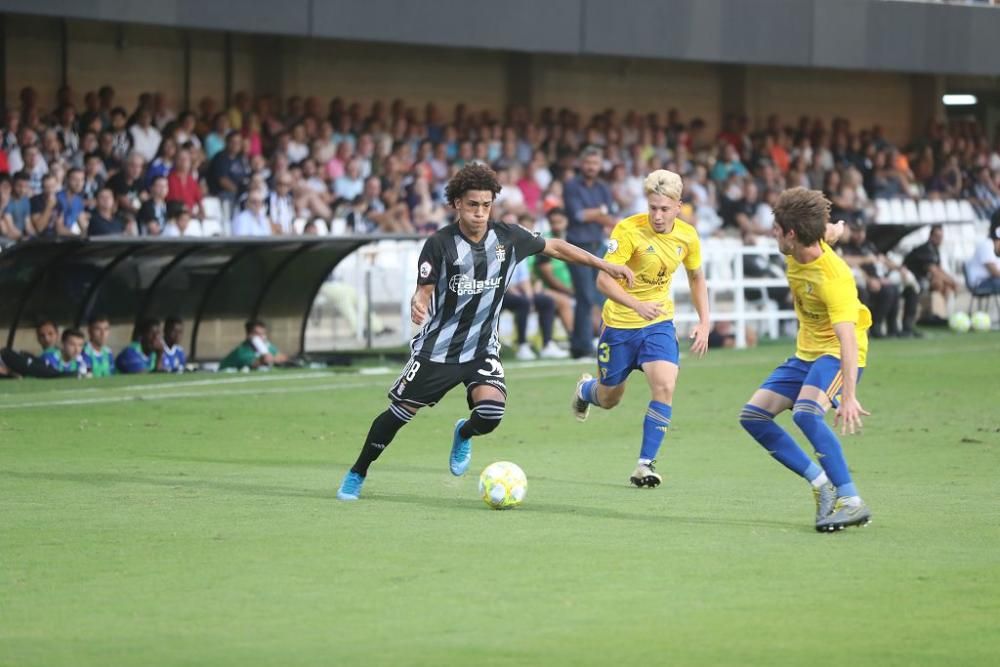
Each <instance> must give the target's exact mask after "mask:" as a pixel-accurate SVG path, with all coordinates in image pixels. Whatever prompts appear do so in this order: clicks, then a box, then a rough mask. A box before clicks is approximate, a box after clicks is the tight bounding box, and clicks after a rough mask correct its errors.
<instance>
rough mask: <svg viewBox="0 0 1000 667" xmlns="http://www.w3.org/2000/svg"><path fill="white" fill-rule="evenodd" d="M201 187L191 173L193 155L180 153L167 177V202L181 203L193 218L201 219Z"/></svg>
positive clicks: (184, 152)
mask: <svg viewBox="0 0 1000 667" xmlns="http://www.w3.org/2000/svg"><path fill="white" fill-rule="evenodd" d="M201 196H202V195H201V185H200V184H199V183H198V178H197V177H196V176H195V175H194V174H192V173H191V153H189V152H188V151H186V150H185V151H180V152H179V153H178V154H177V162H176V163H175V164H174V170H173V171H172V172H170V176H168V177H167V201H179V202H182V203H183V204H184V208H185V209H187V210H188V212H190V213H191V215H192V216H195V217H201Z"/></svg>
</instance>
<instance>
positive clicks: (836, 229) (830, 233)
mask: <svg viewBox="0 0 1000 667" xmlns="http://www.w3.org/2000/svg"><path fill="white" fill-rule="evenodd" d="M843 235H844V221H843V220H838V221H837V222H836V223H833V222H828V223H826V233H824V234H823V240H824V241H826V244H827V245H834V244H835V243H836V242H837V241H839V240H840V237H841V236H843Z"/></svg>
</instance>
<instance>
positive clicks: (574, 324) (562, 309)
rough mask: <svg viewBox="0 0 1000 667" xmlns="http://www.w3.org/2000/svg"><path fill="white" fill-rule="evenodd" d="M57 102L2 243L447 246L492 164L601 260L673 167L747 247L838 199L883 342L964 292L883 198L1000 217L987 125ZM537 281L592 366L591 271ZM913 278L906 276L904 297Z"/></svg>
mask: <svg viewBox="0 0 1000 667" xmlns="http://www.w3.org/2000/svg"><path fill="white" fill-rule="evenodd" d="M57 99H58V103H57V105H56V106H55V108H54V109H51V110H49V109H42V108H41V107H40V105H39V103H38V95H37V93H36V91H35V90H34V89H32V88H25V89H23V90H22V91H21V94H20V106H19V107H18V108H17V109H13V110H10V111H8V112H7V113H6V116H5V120H4V125H3V129H2V132H0V211H2V212H3V213H2V218H0V236H2V237H4V238H6V239H8V240H9V241H15V242H16V241H19V240H22V239H30V238H33V237H48V238H52V237H58V236H65V235H86V236H92V237H93V236H100V235H109V234H118V235H140V236H164V237H180V236H185V237H187V236H200V235H202V234H205V233H206V232H207V233H219V234H231V235H233V236H273V235H288V234H303V233H305V234H310V233H314V234H323V233H326V232H327V231H328V230H330V231H332V232H334V233H347V234H351V233H364V234H378V233H412V232H416V233H421V234H429V233H431V232H433V231H435V230H436V229H438V228H439V227H441V226H442V225H444V224H446V223H447V222H449V221H450V216H449V212H448V209H447V207H446V206H445V202H444V196H443V191H444V186H445V184H446V183H447V181H448V179H449V177H450V176H451V175H452V174H454V173H455V171H456V170H457V169H459V168H460V167H461V166H462V165H464V164H466V163H469V162H473V161H478V162H483V163H487V164H489V165H491V166H492V167H493V168H494V169H495V170H496V171H497V173H498V176H499V179H500V182H501V183H502V185H503V186H504V188H503V191H502V192H501V193H500V195H499V196H498V198H497V201H496V210H495V215H496V216H497V217H504V216H507V217H508V218H509V219H511V220H514V221H521V222H522V224H525V225H526V226H527V225H530V224H532V223H533V222H535V223H537V225H538V228H539V229H540V231H543V232H546V233H549V234H556V235H563V236H565V237H566V238H567V240H569V241H570V242H572V243H575V244H576V245H579V246H581V247H585V248H587V249H589V250H591V251H592V252H595V253H596V252H599V251H600V244H601V243H602V242H603V240H604V239H605V238H606V235H607V233H608V231H609V230H610V228H611V226H613V224H614V222H615V221H617V220H618V219H621V218H623V217H625V216H628V215H631V214H634V213H637V212H640V211H642V210H644V205H645V204H644V199H643V193H642V179H643V177H644V175H645V174H647V173H649V172H651V171H653V170H655V169H659V168H666V169H669V170H672V171H676V172H677V173H679V174H681V175H682V176H683V177H684V183H685V191H684V195H683V199H684V204H685V206H684V209H683V213H682V217H683V218H685V219H686V220H687V221H689V222H691V223H693V224H695V225H696V226H697V228H698V230H699V232H700V234H701V235H702V236H703V237H710V236H731V237H734V238H739V239H742V241H743V242H744V243H747V244H753V243H756V242H757V241H758V240H759V239H760V238H761V237H766V236H769V235H770V234H771V215H770V211H771V205H772V204H773V202H774V200H775V198H776V197H777V195H778V193H779V192H780V191H781V190H783V189H785V188H787V187H794V186H800V185H801V186H805V187H808V188H814V189H821V190H823V191H824V193H826V195H827V196H828V197H829V198H830V200H831V201H832V202H833V204H834V209H835V210H834V215H835V216H836V217H837V218H840V219H844V220H846V221H847V222H848V223H849V224H850V225H851V226H852V228H855V230H856V232H855V234H853V235H852V236H851V239H850V241H849V242H848V243H847V244H846V246H845V248H844V251H845V253H847V254H850V255H853V256H855V257H857V258H858V259H855V260H852V263H853V265H854V266H855V267H856V268H857V269H858V283H859V288H861V290H862V294H863V295H864V297H865V299H866V301H868V302H869V303H870V304H872V305H873V310H875V311H876V326H875V335H880V334H882V333H885V334H889V335H892V334H896V333H900V334H903V333H906V332H913V328H912V320H913V317H914V316H915V310H914V309H915V305H914V304H915V301H914V299H915V296H914V295H915V293H916V292H917V291H919V290H920V289H921V285H920V282H921V281H923V283H924V288H931V289H936V290H938V291H941V292H943V293H946V292H951V293H953V292H954V291H955V289H956V281H955V280H954V279H953V278H952V277H950V276H947V275H944V274H941V273H937V274H935V275H934V276H930V275H929V273H930V272H931V269H929V268H926V266H924V265H925V264H927V262H924V263H922V264H921V267H923V269H924V270H923V271H922V273H923V275H921V276H917V275H914V274H913V272H912V271H910V270H909V269H907V265H911V264H912V265H914V266H915V265H916V263H915V262H914V263H909V262H908V263H906V265H904V264H903V263H900V264H899V265H898V266H897V265H896V264H894V263H890V262H891V260H887V259H886V258H885V257H884V255H880V254H879V253H878V252H877V251H875V250H874V249H873V248H872V247H871V245H870V244H865V238H864V227H865V225H867V224H870V223H871V222H873V221H874V219H875V216H876V207H875V205H874V200H875V199H878V198H911V199H923V198H929V199H935V198H940V199H952V198H963V199H966V200H968V201H969V202H971V203H972V204H973V206H974V207H975V208H976V210H977V211H978V213H979V215H980V216H981V217H983V218H990V217H992V216H996V215H1000V213H998V211H1000V131H998V132H995V133H994V134H995V137H994V140H993V141H992V142H991V140H990V138H989V136H988V133H987V131H986V129H985V128H983V127H982V126H981V125H980V124H979V123H977V122H974V121H964V120H963V121H955V122H951V123H948V124H944V123H935V124H932V125H931V126H930V127H927V128H926V129H925V131H924V132H922V133H921V135H920V136H918V137H915V138H914V139H913V140H912V141H910V142H908V143H907V144H905V145H896V144H894V143H892V142H890V141H889V140H888V139H887V138H886V136H885V133H884V132H883V129H882V128H881V127H880V126H877V125H876V126H874V127H870V128H858V127H854V126H853V125H852V123H851V121H850V120H848V119H846V118H835V119H833V120H832V122H830V123H827V122H825V121H824V120H822V119H819V118H808V117H803V118H800V119H797V120H796V121H794V122H786V121H785V120H784V119H781V118H779V117H778V116H774V115H772V116H770V117H768V118H767V119H766V120H765V122H764V123H763V125H762V126H760V127H751V125H750V122H749V120H748V118H746V117H745V116H744V117H741V116H737V115H728V116H726V117H725V118H724V119H723V122H722V125H721V129H720V130H719V131H718V132H711V131H710V130H709V127H708V125H707V123H706V122H705V121H704V120H702V119H700V118H691V119H686V118H684V117H683V116H682V115H681V113H680V112H679V111H678V110H676V109H670V110H667V111H666V112H665V113H662V114H660V113H647V114H644V113H638V112H635V111H620V110H615V109H608V110H606V111H604V112H602V113H597V114H594V115H592V116H589V117H585V116H583V115H581V114H580V113H577V112H575V111H572V110H569V109H558V110H557V109H553V108H545V109H542V110H540V111H539V112H538V113H537V114H535V115H532V114H530V113H528V112H527V111H526V110H525V109H523V108H518V107H514V108H510V109H508V110H506V111H505V113H504V114H503V116H502V117H500V116H497V115H496V114H494V113H493V112H490V111H473V110H470V109H469V108H468V107H466V106H465V105H464V104H459V105H457V106H456V107H455V108H454V109H453V110H451V111H450V112H449V113H446V112H445V111H444V110H443V109H441V108H439V107H438V106H436V105H435V104H433V103H429V104H427V105H425V106H424V107H423V108H415V107H409V106H407V105H406V104H404V103H403V102H402V101H401V100H395V101H392V102H391V103H388V104H387V103H385V102H384V101H376V102H374V103H372V104H371V105H367V106H365V105H362V104H361V103H358V102H350V101H346V100H343V99H341V98H334V99H332V100H331V101H329V103H328V104H326V105H324V104H323V103H322V102H321V101H320V100H319V99H318V98H316V97H301V96H297V95H296V96H291V97H289V98H287V99H285V100H280V99H276V98H275V97H273V96H270V95H260V96H258V97H256V98H253V97H251V96H250V95H249V94H247V93H245V92H238V93H236V94H235V95H234V97H233V102H232V104H231V105H229V106H228V107H226V108H222V107H220V105H219V104H218V103H217V102H216V101H215V100H214V99H211V98H205V99H203V100H201V101H200V103H199V104H198V107H197V109H196V110H185V111H181V112H179V113H178V112H176V111H175V110H174V109H172V108H171V106H170V104H169V102H168V100H167V99H166V98H165V96H164V95H162V94H159V93H144V94H142V95H140V96H139V99H138V101H137V103H136V104H135V106H131V107H129V108H125V107H123V106H121V104H120V103H119V100H118V99H117V97H116V94H115V91H114V89H113V88H112V87H111V86H104V87H102V88H101V89H100V90H98V91H90V92H87V93H86V94H85V95H84V96H83V100H82V105H80V106H77V104H76V95H75V94H74V92H73V91H72V90H71V89H69V88H63V89H61V90H60V91H59V92H58V95H57ZM594 211H598V213H594ZM211 220H217V221H218V223H217V227H215V228H212V227H210V226H209V224H208V223H209V221H211ZM984 241H985V239H984ZM925 250H926V248H925ZM533 271H534V273H535V276H536V278H537V281H536V283H535V284H536V285H537V286H538V291H539V292H540V293H541V296H540V297H539V296H536V295H535V294H534V293H533V292H532V291H531V290H530V288H528V291H521V292H517V290H515V292H516V297H519V298H513V299H511V302H512V304H514V303H516V305H517V307H518V308H519V309H521V310H520V311H519V312H518V313H517V319H518V322H519V329H520V322H521V320H522V317H521V312H522V311H523V309H524V307H525V304H529V305H532V306H534V307H535V308H537V309H539V312H540V313H541V312H542V311H543V310H544V311H545V312H546V313H549V314H547V315H546V317H547V318H549V319H551V317H553V316H558V317H559V318H560V319H561V320H562V321H563V322H564V325H565V326H566V328H567V330H568V331H570V330H572V329H574V328H575V329H576V330H577V336H575V337H574V340H573V343H572V345H571V348H572V349H571V352H572V353H573V354H574V355H576V356H582V355H586V354H591V353H592V348H591V344H590V341H591V336H590V332H589V328H590V327H589V326H587V322H590V321H592V319H593V316H592V312H591V305H592V304H594V303H595V302H596V301H597V300H599V298H600V297H599V295H597V294H596V293H595V290H593V289H592V288H589V289H588V288H587V287H586V286H583V287H581V285H583V284H584V283H587V282H588V281H587V280H586V276H584V275H580V276H574V275H573V274H572V270H571V269H569V268H568V267H565V266H555V267H552V266H548V267H546V266H545V264H544V263H539V265H538V266H536V267H534V268H533ZM893 272H895V273H896V274H904V275H903V277H902V278H901V279H898V280H895V281H893V282H892V284H891V285H889V283H887V282H886V281H887V280H889V278H888V277H887V276H889V275H890V274H892V273H893ZM990 277H992V274H991V276H990ZM526 284H529V285H530V281H526ZM883 285H889V289H886V290H883V289H882V286H883ZM900 295H902V297H903V303H904V306H903V310H904V314H903V316H902V318H901V321H900V318H899V317H898V316H897V314H896V311H897V310H898V305H899V300H900ZM539 298H541V302H540V301H539ZM546 299H548V300H551V302H552V303H549V302H548V301H547V300H546ZM574 303H575V305H574ZM512 307H513V306H512ZM883 322H885V325H884V327H885V328H883V324H882V323H883ZM900 324H901V328H900V326H897V325H900ZM582 329H588V331H587V332H586V333H582V332H581V330H582ZM519 337H520V331H519ZM550 352H552V354H556V353H555V351H554V348H551V347H550Z"/></svg>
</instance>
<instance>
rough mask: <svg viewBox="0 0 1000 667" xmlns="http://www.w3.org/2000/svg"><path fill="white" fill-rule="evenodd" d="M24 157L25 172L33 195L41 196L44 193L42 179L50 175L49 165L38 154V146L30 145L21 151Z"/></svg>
mask: <svg viewBox="0 0 1000 667" xmlns="http://www.w3.org/2000/svg"><path fill="white" fill-rule="evenodd" d="M21 154H22V155H23V156H24V167H23V171H24V172H25V173H27V174H28V177H29V184H30V185H31V194H32V195H40V194H41V193H42V179H44V178H45V176H46V175H47V174H48V173H49V165H48V164H47V163H46V162H45V160H43V159H42V156H41V154H40V153H39V152H38V146H35V145H28V146H25V147H24V148H23V149H21Z"/></svg>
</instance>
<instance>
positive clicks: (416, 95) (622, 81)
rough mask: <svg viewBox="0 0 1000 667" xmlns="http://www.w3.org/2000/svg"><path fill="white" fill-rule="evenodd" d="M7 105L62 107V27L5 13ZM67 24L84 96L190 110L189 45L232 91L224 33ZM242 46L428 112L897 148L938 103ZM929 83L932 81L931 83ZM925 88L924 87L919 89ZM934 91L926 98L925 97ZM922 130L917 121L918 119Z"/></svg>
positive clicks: (320, 79)
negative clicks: (34, 101) (464, 111)
mask: <svg viewBox="0 0 1000 667" xmlns="http://www.w3.org/2000/svg"><path fill="white" fill-rule="evenodd" d="M5 26H6V27H5V29H6V34H5V40H4V48H5V49H6V51H5V55H6V63H7V68H6V83H7V85H6V96H7V103H8V105H14V104H16V101H17V95H18V92H19V90H20V89H21V88H22V87H23V86H27V85H32V86H34V87H35V88H36V90H38V92H39V94H40V98H41V104H42V107H43V108H49V107H51V105H52V104H53V103H54V100H55V93H56V90H57V88H58V87H59V85H60V83H61V76H62V71H61V53H60V48H61V47H60V36H61V24H60V21H59V20H58V19H52V18H44V17H30V16H20V15H8V16H7V17H6V20H5ZM66 28H67V37H68V42H67V51H68V52H67V65H68V66H67V76H68V81H69V83H70V85H71V86H72V88H73V89H74V91H75V92H76V99H77V101H78V102H82V96H83V93H85V92H86V91H88V90H95V89H97V88H98V87H99V86H100V85H102V84H104V83H111V84H113V85H114V87H115V89H116V91H117V93H118V96H117V100H118V102H119V103H120V104H122V105H123V106H126V107H129V108H131V107H133V106H134V104H135V101H136V99H137V97H138V95H139V93H141V92H145V91H161V92H164V93H165V94H166V95H167V97H168V99H169V100H170V102H171V103H172V105H173V106H174V107H176V108H179V107H181V106H182V102H183V99H184V96H185V92H186V91H185V89H184V48H185V43H186V41H187V40H190V44H191V72H190V90H189V91H188V92H189V94H190V98H191V102H192V104H195V103H197V101H198V100H199V99H200V98H201V97H204V96H209V97H214V98H215V99H216V100H219V101H221V100H222V99H223V98H224V95H225V74H224V72H225V50H224V45H225V34H224V33H222V32H217V31H207V30H186V29H179V28H168V27H156V26H146V25H134V24H129V25H122V24H113V23H107V22H96V21H77V20H72V21H68V22H67V23H66ZM231 40H232V49H233V54H232V90H233V91H237V90H247V91H249V92H251V93H264V92H268V93H275V94H279V95H282V96H288V95H292V94H298V95H317V96H319V97H320V98H321V99H322V100H324V102H325V101H326V100H328V99H330V98H331V97H333V96H337V95H339V96H341V97H343V98H344V99H347V100H358V101H360V102H363V103H369V102H371V101H373V100H376V99H383V100H387V101H388V100H391V99H393V98H396V97H399V98H402V99H403V100H404V101H406V102H407V103H408V104H411V105H416V106H420V105H423V104H425V103H426V102H428V101H434V102H436V103H437V104H438V105H439V106H440V107H442V108H444V109H448V108H450V107H452V106H453V105H454V104H455V103H457V102H465V103H467V104H468V105H469V106H470V108H472V109H491V110H494V111H496V112H499V111H501V110H502V109H503V108H504V106H506V105H507V104H508V103H509V102H510V101H515V100H517V101H519V98H511V96H510V90H511V86H510V80H511V79H515V80H522V81H523V82H524V84H525V85H523V86H519V87H517V94H519V95H520V96H522V97H526V98H527V99H528V100H530V102H531V104H532V106H533V107H534V108H536V109H538V108H541V107H544V106H554V107H562V106H565V107H569V108H573V109H576V110H578V111H581V112H583V113H586V114H589V113H593V112H596V111H600V110H603V109H605V108H607V107H609V106H614V107H617V108H618V109H620V110H621V111H622V112H624V111H627V110H629V109H634V110H636V111H641V112H646V111H658V112H660V113H663V112H665V111H666V110H667V109H669V108H677V109H678V110H680V112H681V114H682V117H683V118H684V119H688V120H689V119H691V118H693V117H695V116H700V117H702V118H704V119H705V120H706V121H707V123H708V124H709V126H710V129H714V128H716V127H717V126H718V123H719V119H720V117H721V115H722V112H723V110H729V109H736V110H739V111H746V113H748V114H749V115H750V117H751V118H752V119H753V120H754V121H757V122H760V121H763V119H764V118H766V117H767V115H768V114H771V113H777V114H779V115H780V116H782V118H784V119H785V120H786V121H791V120H793V119H795V118H797V117H798V116H799V115H803V114H805V115H810V116H817V115H818V116H823V117H825V118H828V119H829V118H832V117H833V116H845V117H848V118H850V119H851V120H852V121H853V122H854V123H855V125H856V126H864V125H871V124H873V123H876V122H877V123H880V124H882V125H883V126H884V127H885V129H886V132H887V135H888V136H889V138H891V139H895V140H899V141H904V140H906V139H907V138H908V137H909V136H910V133H911V130H912V129H913V127H914V124H915V122H916V121H915V120H914V117H915V116H914V113H913V111H912V110H913V109H914V108H917V107H921V108H923V107H927V106H931V107H932V106H934V105H937V104H938V100H936V99H932V98H933V97H934V95H933V92H934V91H936V90H939V89H941V88H942V86H943V85H944V84H941V85H938V86H927V85H925V84H926V80H927V79H928V78H929V77H928V76H921V75H910V74H903V73H890V72H881V73H879V72H855V71H847V70H833V69H816V68H792V67H775V66H744V65H720V64H713V63H695V62H686V61H678V60H657V59H650V58H634V57H611V56H603V57H601V56H591V55H587V56H580V55H564V54H554V53H538V54H532V55H524V56H517V57H512V56H511V54H509V53H507V52H501V51H490V50H472V49H457V48H444V47H433V46H406V45H401V44H385V43H376V42H357V41H342V40H332V39H316V38H299V37H289V36H260V35H249V34H241V33H236V34H232V35H231ZM931 78H932V77H931ZM917 84H920V85H917ZM956 85H959V86H960V87H961V88H962V89H963V90H974V89H976V88H977V87H979V88H981V89H983V90H987V91H993V93H994V94H997V93H1000V84H998V83H997V81H996V80H995V79H990V78H987V77H974V76H965V77H961V78H956ZM927 91H930V92H927ZM916 124H918V125H920V124H921V123H919V122H916Z"/></svg>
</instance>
